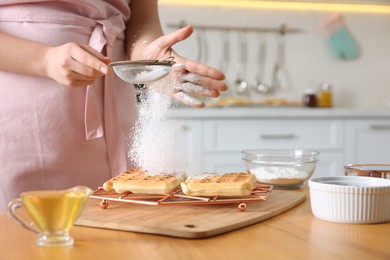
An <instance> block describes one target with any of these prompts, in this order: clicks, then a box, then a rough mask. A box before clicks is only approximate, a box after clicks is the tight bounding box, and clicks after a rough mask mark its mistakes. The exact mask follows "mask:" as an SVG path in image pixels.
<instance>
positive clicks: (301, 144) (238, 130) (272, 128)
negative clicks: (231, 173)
mask: <svg viewBox="0 0 390 260" xmlns="http://www.w3.org/2000/svg"><path fill="white" fill-rule="evenodd" d="M342 129H343V121H342V120H318V119H303V120H302V119H281V120H213V121H211V120H210V121H205V124H204V142H205V143H204V148H205V151H206V152H227V151H241V150H245V149H283V148H286V149H331V150H335V149H336V150H337V149H342V148H343V135H342V134H343V131H342Z"/></svg>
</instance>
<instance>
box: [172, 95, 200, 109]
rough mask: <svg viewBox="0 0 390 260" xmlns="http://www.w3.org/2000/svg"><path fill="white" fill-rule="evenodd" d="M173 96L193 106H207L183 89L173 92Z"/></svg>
mask: <svg viewBox="0 0 390 260" xmlns="http://www.w3.org/2000/svg"><path fill="white" fill-rule="evenodd" d="M173 98H174V99H176V100H177V101H179V102H181V103H183V104H185V105H187V106H191V107H195V108H202V107H205V104H204V103H203V102H202V101H200V100H199V99H196V98H194V97H192V96H190V95H188V94H186V93H184V92H182V91H179V92H176V93H175V94H173Z"/></svg>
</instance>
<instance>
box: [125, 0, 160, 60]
mask: <svg viewBox="0 0 390 260" xmlns="http://www.w3.org/2000/svg"><path fill="white" fill-rule="evenodd" d="M157 2H158V1H157V0H132V1H131V2H130V9H131V18H130V20H129V22H128V24H127V27H126V39H127V51H128V55H129V59H131V60H137V59H138V60H139V59H148V57H143V56H142V55H143V52H144V49H145V48H146V47H147V46H148V45H149V44H150V43H152V42H153V41H154V40H156V39H158V38H159V37H160V36H162V35H163V30H162V28H161V24H160V17H159V14H158V4H157ZM157 58H158V57H151V58H149V59H157Z"/></svg>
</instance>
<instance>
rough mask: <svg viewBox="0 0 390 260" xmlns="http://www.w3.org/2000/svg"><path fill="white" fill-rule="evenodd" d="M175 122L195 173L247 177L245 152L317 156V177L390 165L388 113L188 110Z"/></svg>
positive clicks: (178, 114) (262, 109) (289, 110)
mask: <svg viewBox="0 0 390 260" xmlns="http://www.w3.org/2000/svg"><path fill="white" fill-rule="evenodd" d="M176 116H177V117H178V118H180V120H181V121H182V124H183V131H182V135H181V137H179V138H181V140H182V142H184V143H186V145H187V151H188V153H189V156H188V158H189V160H190V162H191V164H192V165H195V166H196V167H197V171H210V172H229V171H245V166H244V164H243V162H242V161H241V151H242V150H245V149H310V150H316V151H319V152H320V159H319V162H318V165H317V169H316V171H315V173H314V176H335V175H343V174H344V165H345V164H352V163H390V153H389V152H388V151H387V147H390V110H386V109H385V110H373V111H370V110H359V109H298V108H297V109H282V108H280V109H265V108H259V109H233V108H231V109H220V110H218V109H214V110H213V109H204V110H194V111H192V110H185V109H184V110H183V111H176ZM192 168H193V167H192Z"/></svg>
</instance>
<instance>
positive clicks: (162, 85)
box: [139, 26, 227, 107]
mask: <svg viewBox="0 0 390 260" xmlns="http://www.w3.org/2000/svg"><path fill="white" fill-rule="evenodd" d="M192 32H193V28H192V26H186V27H184V28H182V29H179V30H177V31H175V32H173V33H171V34H168V35H164V36H161V37H160V38H158V39H156V40H155V41H153V42H152V43H150V44H149V45H147V46H146V47H145V48H144V49H143V51H142V54H141V55H140V57H139V58H140V59H164V58H167V57H169V56H173V57H175V62H176V64H175V65H173V66H172V71H171V73H170V74H169V76H168V77H169V78H168V80H162V81H158V82H155V83H151V84H148V85H147V86H148V87H151V88H155V89H157V90H158V91H159V92H160V93H161V92H164V93H167V94H169V95H170V96H172V97H173V98H174V99H176V100H178V101H180V102H182V103H184V104H186V105H189V106H193V107H204V106H205V104H204V103H203V102H202V101H200V100H198V99H196V98H195V97H194V96H204V97H213V98H215V97H218V96H219V95H220V92H221V91H226V90H227V85H226V84H225V83H224V82H223V79H224V78H225V75H224V74H223V73H222V72H221V71H219V70H217V69H214V68H212V67H210V66H207V65H205V64H201V63H199V62H197V61H192V60H188V59H186V58H184V57H181V56H180V55H178V54H177V53H176V52H174V51H173V50H172V46H173V45H174V44H176V43H178V42H181V41H183V40H185V39H187V38H188V37H189V36H190V35H191V34H192Z"/></svg>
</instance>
